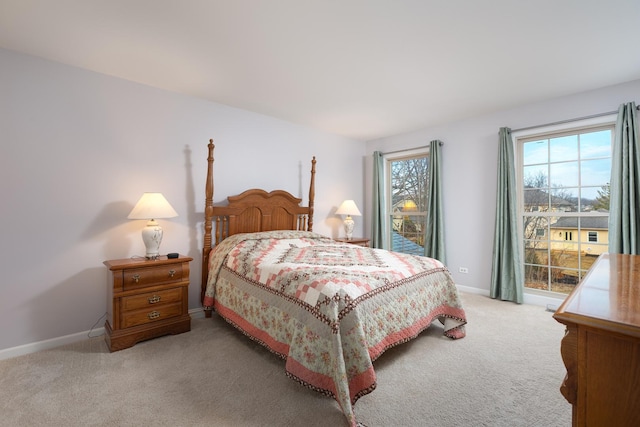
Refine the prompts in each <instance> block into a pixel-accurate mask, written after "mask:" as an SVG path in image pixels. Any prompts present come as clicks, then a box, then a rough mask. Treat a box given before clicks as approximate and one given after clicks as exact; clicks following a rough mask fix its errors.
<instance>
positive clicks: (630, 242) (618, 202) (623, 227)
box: [609, 102, 640, 255]
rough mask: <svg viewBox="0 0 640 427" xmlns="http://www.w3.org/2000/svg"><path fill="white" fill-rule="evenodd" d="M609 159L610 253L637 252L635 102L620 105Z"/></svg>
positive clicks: (639, 186) (639, 198)
mask: <svg viewBox="0 0 640 427" xmlns="http://www.w3.org/2000/svg"><path fill="white" fill-rule="evenodd" d="M615 132H616V134H615V138H614V141H613V154H612V159H611V182H610V185H611V196H610V199H609V252H611V253H620V254H632V255H638V253H640V147H639V146H638V128H637V124H636V104H635V102H629V103H626V104H622V105H620V108H619V109H618V119H617V121H616V131H615Z"/></svg>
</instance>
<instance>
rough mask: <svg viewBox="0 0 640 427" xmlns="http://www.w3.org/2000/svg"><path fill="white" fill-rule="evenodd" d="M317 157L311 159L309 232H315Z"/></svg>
mask: <svg viewBox="0 0 640 427" xmlns="http://www.w3.org/2000/svg"><path fill="white" fill-rule="evenodd" d="M315 187H316V156H313V159H311V183H310V184H309V226H308V227H307V231H313V199H314V198H315V196H316V188H315Z"/></svg>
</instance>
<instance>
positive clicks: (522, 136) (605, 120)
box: [511, 113, 617, 297]
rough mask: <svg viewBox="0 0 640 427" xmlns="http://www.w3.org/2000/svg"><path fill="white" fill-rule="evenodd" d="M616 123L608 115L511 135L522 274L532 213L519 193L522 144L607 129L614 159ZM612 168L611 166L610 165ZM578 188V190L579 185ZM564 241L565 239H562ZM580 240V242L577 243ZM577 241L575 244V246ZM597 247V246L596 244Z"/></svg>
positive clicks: (560, 214) (531, 291)
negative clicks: (527, 220)
mask: <svg viewBox="0 0 640 427" xmlns="http://www.w3.org/2000/svg"><path fill="white" fill-rule="evenodd" d="M616 121H617V113H610V114H603V115H598V116H593V117H589V118H585V119H578V120H571V121H563V122H558V123H554V124H549V125H543V126H536V127H530V128H526V129H521V130H516V131H514V132H512V133H511V137H512V142H513V148H514V153H515V157H516V158H515V159H514V160H515V161H514V163H515V168H516V171H515V172H516V184H517V188H518V191H517V192H516V193H517V194H516V199H517V200H516V201H517V213H518V232H519V236H520V237H519V239H520V243H519V245H518V247H519V248H520V251H522V252H523V253H522V254H521V255H522V257H521V259H522V268H523V271H525V269H526V267H525V265H526V259H525V256H524V246H525V245H524V244H525V237H524V236H525V233H524V221H523V219H524V217H525V216H526V214H527V213H529V214H530V213H533V212H525V211H524V191H522V189H523V188H524V156H523V150H524V143H525V142H529V141H532V140H535V139H536V138H549V137H551V136H553V137H558V136H561V135H563V134H575V133H587V132H589V131H590V130H597V129H605V128H608V129H610V130H611V132H612V147H611V148H612V149H611V154H612V155H613V138H614V137H615V130H616V129H615V127H616ZM612 166H613V165H612ZM579 187H580V188H581V187H582V185H581V184H580V185H579ZM540 216H542V217H552V216H553V217H568V216H573V217H575V216H578V217H589V216H592V217H602V216H607V217H608V216H609V212H607V213H603V212H569V213H564V212H557V211H556V212H549V213H548V214H545V213H543V214H542V215H540ZM577 231H578V235H579V229H578V230H577ZM549 238H551V235H550V236H549ZM563 238H564V236H563ZM578 240H579V239H578ZM578 240H576V242H575V244H578ZM550 242H551V240H550ZM581 243H582V244H583V245H588V244H589V243H596V242H590V241H589V239H588V238H587V240H586V241H585V242H581ZM597 243H599V242H597ZM550 267H551V268H554V267H553V266H550ZM524 292H525V293H529V294H537V295H544V296H559V297H566V294H564V293H559V292H554V291H552V290H540V289H534V288H528V287H526V286H525V287H524Z"/></svg>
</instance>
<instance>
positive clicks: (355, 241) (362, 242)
mask: <svg viewBox="0 0 640 427" xmlns="http://www.w3.org/2000/svg"><path fill="white" fill-rule="evenodd" d="M333 240H335V241H336V242H342V243H351V244H352V245H358V246H364V247H365V248H368V247H369V239H367V238H366V237H352V238H351V240H348V239H347V238H346V237H338V238H337V239H333Z"/></svg>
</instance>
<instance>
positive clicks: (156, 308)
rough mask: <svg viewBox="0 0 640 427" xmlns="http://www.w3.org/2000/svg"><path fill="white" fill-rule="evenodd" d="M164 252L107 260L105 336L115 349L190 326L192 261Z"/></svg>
mask: <svg viewBox="0 0 640 427" xmlns="http://www.w3.org/2000/svg"><path fill="white" fill-rule="evenodd" d="M192 260H193V258H190V257H186V256H183V255H179V256H178V258H167V257H166V256H161V257H159V258H157V259H152V260H149V259H143V258H140V257H136V258H125V259H113V260H109V261H105V262H104V264H105V265H106V266H107V268H108V270H109V272H108V282H109V287H108V301H109V303H108V305H107V320H106V321H105V323H104V329H105V340H106V341H107V345H108V346H109V350H111V351H116V350H122V349H124V348H128V347H131V346H132V345H134V344H136V343H138V342H140V341H144V340H148V339H152V338H156V337H161V336H163V335H168V334H181V333H183V332H187V331H190V330H191V316H190V315H189V263H190V262H191V261H192Z"/></svg>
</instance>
